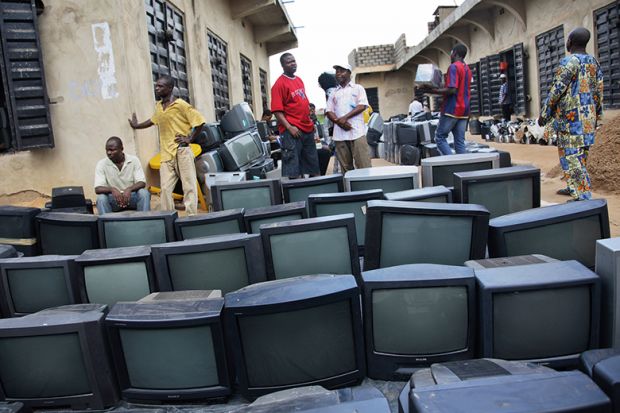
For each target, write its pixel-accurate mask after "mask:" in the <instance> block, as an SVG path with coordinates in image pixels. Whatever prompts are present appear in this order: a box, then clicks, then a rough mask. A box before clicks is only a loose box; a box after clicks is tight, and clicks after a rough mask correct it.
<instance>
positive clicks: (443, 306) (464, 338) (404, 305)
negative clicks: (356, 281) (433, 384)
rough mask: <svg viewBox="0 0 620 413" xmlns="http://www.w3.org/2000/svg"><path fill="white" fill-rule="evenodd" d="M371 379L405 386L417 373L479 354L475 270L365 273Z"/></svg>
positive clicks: (420, 267)
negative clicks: (476, 335)
mask: <svg viewBox="0 0 620 413" xmlns="http://www.w3.org/2000/svg"><path fill="white" fill-rule="evenodd" d="M362 279H363V281H364V282H363V290H364V292H363V298H364V300H363V303H364V305H363V308H364V324H365V328H364V331H365V332H366V359H367V361H368V376H369V377H371V378H373V379H380V380H407V379H409V378H410V377H411V375H412V374H413V372H414V371H415V370H416V369H417V368H419V367H425V366H426V367H428V366H430V365H431V364H433V363H438V362H441V361H449V360H459V359H470V358H472V357H473V356H474V354H475V353H474V352H475V345H474V343H475V326H476V315H475V313H476V310H475V309H476V282H475V278H474V271H473V270H472V269H471V268H465V267H456V266H450V265H437V264H409V265H399V266H395V267H390V268H381V269H378V270H373V271H365V272H363V273H362Z"/></svg>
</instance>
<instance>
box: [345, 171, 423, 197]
mask: <svg viewBox="0 0 620 413" xmlns="http://www.w3.org/2000/svg"><path fill="white" fill-rule="evenodd" d="M418 182H419V179H418V167H417V166H405V165H398V166H378V167H373V168H361V169H353V170H351V171H347V173H345V174H344V184H345V188H346V190H347V191H365V190H368V189H382V190H383V193H384V194H387V193H388V192H397V191H406V190H408V189H415V188H418V187H419V186H420V185H419V183H418Z"/></svg>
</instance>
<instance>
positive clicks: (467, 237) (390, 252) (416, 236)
mask: <svg viewBox="0 0 620 413" xmlns="http://www.w3.org/2000/svg"><path fill="white" fill-rule="evenodd" d="M488 224H489V211H487V209H486V208H485V207H483V206H481V205H469V204H446V203H432V202H408V201H402V202H401V201H369V202H368V208H366V254H365V255H364V270H366V271H367V270H374V269H377V268H384V267H391V266H394V265H402V264H416V263H427V264H447V265H463V263H464V262H465V261H468V260H472V259H481V258H484V257H485V253H486V243H487V232H488Z"/></svg>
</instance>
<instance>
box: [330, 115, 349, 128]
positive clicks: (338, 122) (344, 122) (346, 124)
mask: <svg viewBox="0 0 620 413" xmlns="http://www.w3.org/2000/svg"><path fill="white" fill-rule="evenodd" d="M334 123H335V124H336V125H338V126H339V127H341V128H342V129H344V130H346V131H349V130H351V128H352V126H351V124H350V123H349V119H347V118H346V117H344V116H343V117H340V118H338V119H336V121H335V122H334Z"/></svg>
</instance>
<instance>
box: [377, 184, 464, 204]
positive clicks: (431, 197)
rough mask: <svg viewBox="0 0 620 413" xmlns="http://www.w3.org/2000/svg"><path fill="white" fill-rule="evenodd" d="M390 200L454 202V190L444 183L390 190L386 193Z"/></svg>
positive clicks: (387, 198)
mask: <svg viewBox="0 0 620 413" xmlns="http://www.w3.org/2000/svg"><path fill="white" fill-rule="evenodd" d="M385 199H386V200H388V201H416V202H446V203H451V202H452V191H450V190H449V189H448V188H446V187H445V186H443V185H437V186H429V187H426V188H418V189H410V190H407V191H398V192H390V193H387V194H385Z"/></svg>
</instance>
